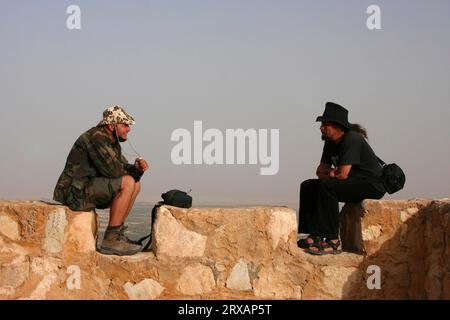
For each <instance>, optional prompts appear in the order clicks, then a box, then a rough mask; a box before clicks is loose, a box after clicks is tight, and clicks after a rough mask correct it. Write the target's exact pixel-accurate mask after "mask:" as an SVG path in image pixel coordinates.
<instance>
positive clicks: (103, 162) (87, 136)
mask: <svg viewBox="0 0 450 320" xmlns="http://www.w3.org/2000/svg"><path fill="white" fill-rule="evenodd" d="M106 130H107V129H106V127H93V128H91V129H89V130H88V131H86V132H85V133H83V134H82V135H81V136H80V137H79V138H78V139H77V141H76V142H75V144H74V145H73V147H72V149H71V150H70V152H69V155H68V157H67V161H66V165H65V167H64V170H63V172H62V173H61V175H60V177H59V179H58V182H57V183H56V187H55V190H54V192H53V199H54V200H55V201H58V202H61V203H62V204H64V205H67V206H68V207H69V208H70V209H72V210H76V211H86V210H91V209H94V208H95V207H96V203H95V195H94V191H93V187H92V182H91V179H92V178H94V177H106V178H119V177H122V176H124V175H131V176H133V178H134V179H135V180H136V181H138V180H139V179H140V177H141V176H142V173H140V172H139V171H138V170H137V169H136V167H135V166H134V165H132V164H129V163H128V161H127V159H126V158H125V157H124V156H123V155H122V152H121V149H120V144H119V142H117V141H115V142H112V141H111V139H110V138H109V135H108V133H107V131H106Z"/></svg>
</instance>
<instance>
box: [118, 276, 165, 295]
mask: <svg viewBox="0 0 450 320" xmlns="http://www.w3.org/2000/svg"><path fill="white" fill-rule="evenodd" d="M123 288H124V289H125V291H126V293H127V295H128V298H130V300H154V299H156V298H158V297H159V295H160V294H161V292H163V291H164V287H162V286H161V285H160V284H159V283H158V282H157V281H155V280H153V279H144V280H142V281H141V282H139V283H138V284H135V285H133V284H132V283H130V282H127V283H125V284H124V286H123Z"/></svg>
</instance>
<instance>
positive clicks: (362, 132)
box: [349, 123, 369, 139]
mask: <svg viewBox="0 0 450 320" xmlns="http://www.w3.org/2000/svg"><path fill="white" fill-rule="evenodd" d="M349 131H355V132H357V133H359V134H360V135H362V136H363V137H364V138H365V139H369V136H368V135H367V130H366V128H364V127H363V126H362V125H360V124H358V123H351V124H350V129H349Z"/></svg>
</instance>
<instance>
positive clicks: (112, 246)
mask: <svg viewBox="0 0 450 320" xmlns="http://www.w3.org/2000/svg"><path fill="white" fill-rule="evenodd" d="M139 251H141V246H140V245H137V244H134V243H130V242H128V239H127V237H125V236H124V234H123V231H122V230H121V226H120V227H108V228H107V229H106V231H105V236H104V238H103V242H102V245H101V247H100V249H99V252H101V253H103V254H115V255H118V256H130V255H133V254H136V253H138V252H139Z"/></svg>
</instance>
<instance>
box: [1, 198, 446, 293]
mask: <svg viewBox="0 0 450 320" xmlns="http://www.w3.org/2000/svg"><path fill="white" fill-rule="evenodd" d="M449 221H450V200H439V201H432V200H410V201H374V200H367V201H363V202H362V203H361V204H351V205H346V206H345V207H344V209H343V212H342V213H341V238H342V241H343V244H344V248H345V249H346V250H347V252H344V253H342V254H340V255H336V256H334V255H328V256H312V255H309V254H307V253H305V252H303V250H301V249H299V248H298V247H297V244H296V240H297V233H296V230H297V222H296V218H295V211H294V210H292V209H289V208H285V207H253V208H230V209H223V208H203V209H199V208H191V209H181V208H175V207H170V206H163V207H161V208H160V209H159V211H158V213H157V219H156V222H155V231H154V235H153V241H154V243H153V251H152V252H142V253H139V254H136V255H133V256H128V257H118V256H106V255H102V254H100V253H98V252H97V251H95V234H96V232H97V216H96V214H95V212H72V211H71V210H70V209H68V208H66V207H64V206H58V205H50V204H46V203H43V202H18V201H0V299H383V298H388V299H405V298H407V299H450V264H449V263H448V261H449V258H450V246H449V245H448V244H449V243H450V222H449ZM348 251H356V252H357V253H358V254H355V253H349V252H348ZM369 266H377V267H378V268H379V270H381V288H380V289H373V290H371V289H369V288H368V287H367V280H368V279H369V276H371V275H370V274H368V273H367V270H368V267H369ZM74 283H76V284H78V285H79V286H74V285H73V284H74Z"/></svg>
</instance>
